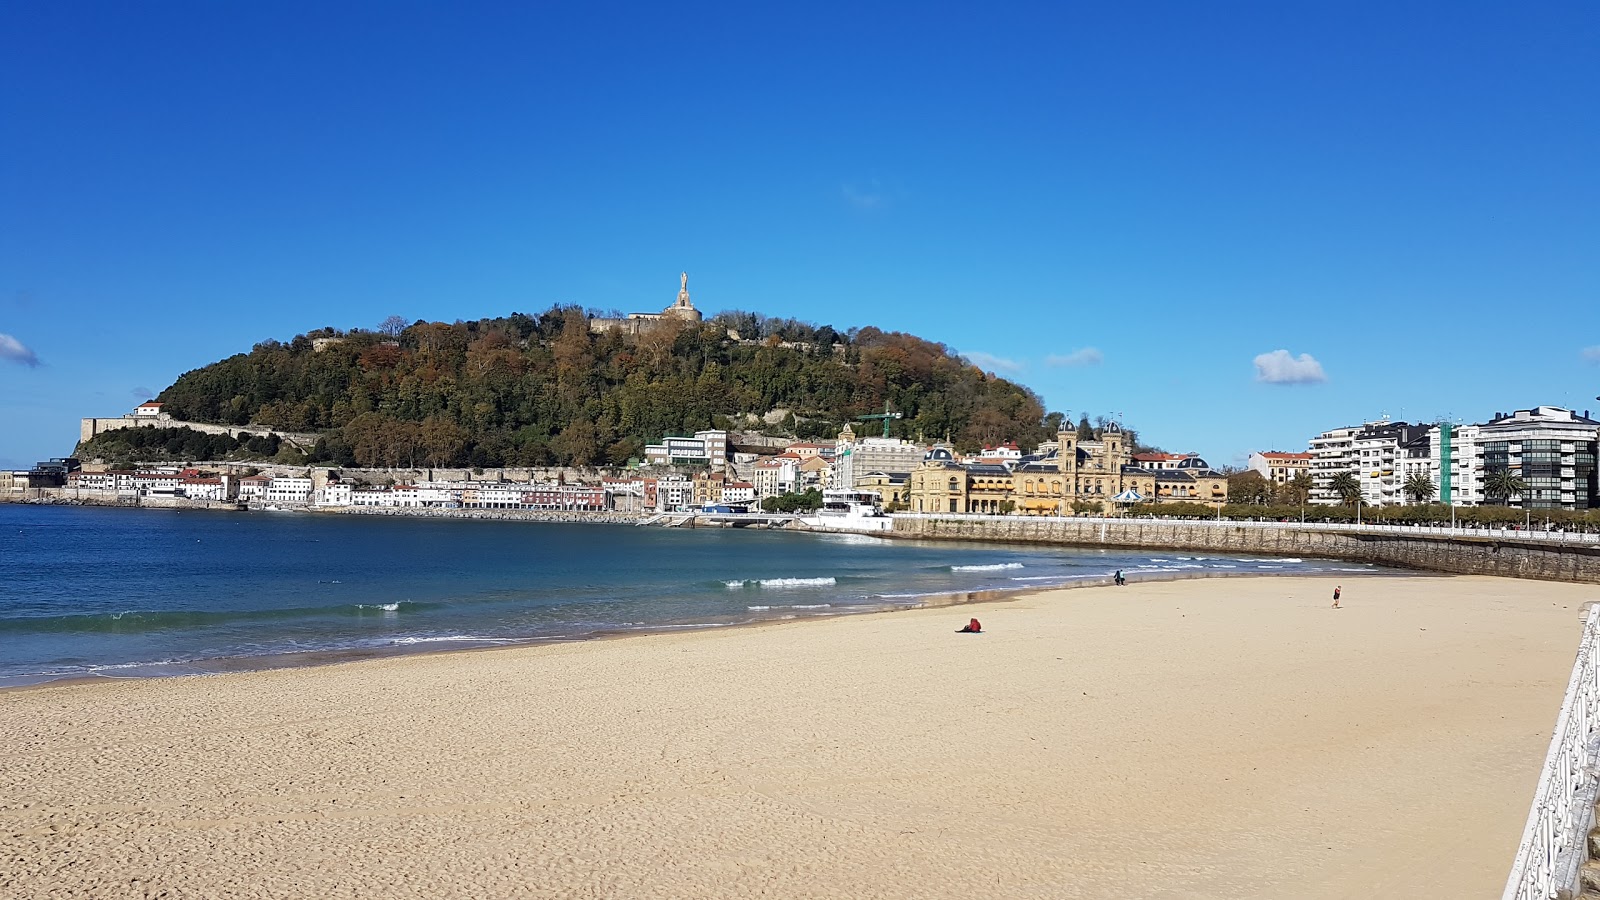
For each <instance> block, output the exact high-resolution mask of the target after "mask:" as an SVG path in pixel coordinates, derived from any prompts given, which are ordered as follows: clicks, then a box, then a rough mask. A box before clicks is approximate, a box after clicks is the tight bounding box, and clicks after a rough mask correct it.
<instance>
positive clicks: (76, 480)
mask: <svg viewBox="0 0 1600 900" xmlns="http://www.w3.org/2000/svg"><path fill="white" fill-rule="evenodd" d="M130 474H131V473H130ZM67 487H68V488H69V489H74V490H79V491H90V492H92V493H96V494H112V493H115V492H116V490H117V473H115V472H110V471H107V472H84V471H82V470H80V471H77V472H68V473H67Z"/></svg>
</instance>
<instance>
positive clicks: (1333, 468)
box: [1310, 419, 1430, 506]
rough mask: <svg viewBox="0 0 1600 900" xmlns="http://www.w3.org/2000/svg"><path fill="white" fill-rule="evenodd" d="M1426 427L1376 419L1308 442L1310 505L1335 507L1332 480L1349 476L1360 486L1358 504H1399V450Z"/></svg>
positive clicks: (1401, 499)
mask: <svg viewBox="0 0 1600 900" xmlns="http://www.w3.org/2000/svg"><path fill="white" fill-rule="evenodd" d="M1428 427H1430V426H1426V425H1412V424H1410V423H1407V422H1390V421H1387V420H1385V419H1379V420H1378V421H1375V422H1367V423H1365V424H1362V425H1354V426H1350V427H1347V428H1335V429H1333V430H1331V431H1324V432H1323V433H1321V434H1319V435H1317V436H1316V437H1314V438H1312V439H1311V459H1310V473H1311V502H1312V503H1321V504H1328V505H1338V504H1340V503H1342V502H1343V500H1342V499H1341V498H1340V497H1339V495H1338V493H1337V492H1336V491H1334V490H1333V488H1332V486H1331V485H1332V483H1333V479H1334V478H1335V477H1337V476H1338V475H1340V474H1341V473H1345V472H1348V473H1350V474H1352V475H1354V476H1355V477H1356V482H1357V483H1358V484H1360V485H1361V502H1363V503H1365V504H1367V505H1369V506H1389V505H1393V504H1397V503H1402V502H1404V500H1405V495H1404V491H1403V488H1404V481H1405V479H1404V477H1403V476H1402V475H1401V468H1402V467H1401V465H1400V463H1401V460H1402V459H1403V458H1404V455H1403V452H1402V451H1401V446H1402V445H1403V444H1406V443H1409V442H1410V441H1413V440H1416V439H1418V438H1420V437H1421V436H1422V435H1423V434H1424V433H1425V431H1426V430H1427V428H1428Z"/></svg>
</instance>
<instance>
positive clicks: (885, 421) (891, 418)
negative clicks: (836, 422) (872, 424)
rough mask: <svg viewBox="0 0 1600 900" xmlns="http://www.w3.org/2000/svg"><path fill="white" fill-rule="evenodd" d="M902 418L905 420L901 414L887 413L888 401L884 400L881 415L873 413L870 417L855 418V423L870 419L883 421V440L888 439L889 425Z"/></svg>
mask: <svg viewBox="0 0 1600 900" xmlns="http://www.w3.org/2000/svg"><path fill="white" fill-rule="evenodd" d="M903 418H905V416H904V415H903V414H902V413H897V412H890V411H889V401H887V400H885V401H883V412H881V413H873V414H872V415H870V416H856V421H858V422H866V421H870V420H872V419H882V420H883V436H884V437H885V438H888V437H889V423H890V422H892V421H894V420H895V419H903Z"/></svg>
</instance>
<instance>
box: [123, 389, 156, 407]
mask: <svg viewBox="0 0 1600 900" xmlns="http://www.w3.org/2000/svg"><path fill="white" fill-rule="evenodd" d="M128 393H130V394H132V395H133V399H135V400H138V401H139V402H140V403H143V402H144V401H146V400H149V399H150V398H151V397H154V396H155V395H156V392H155V391H152V390H150V389H149V388H147V387H144V386H142V385H141V386H139V387H136V388H131V389H129V391H128Z"/></svg>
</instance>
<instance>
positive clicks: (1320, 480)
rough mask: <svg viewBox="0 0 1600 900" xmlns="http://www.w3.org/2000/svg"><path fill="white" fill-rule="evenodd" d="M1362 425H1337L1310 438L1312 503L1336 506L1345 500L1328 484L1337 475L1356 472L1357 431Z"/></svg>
mask: <svg viewBox="0 0 1600 900" xmlns="http://www.w3.org/2000/svg"><path fill="white" fill-rule="evenodd" d="M1361 428H1362V426H1360V425H1352V426H1349V427H1347V428H1335V429H1332V430H1330V431H1324V432H1323V433H1321V434H1319V435H1317V436H1316V437H1314V438H1312V439H1311V502H1312V503H1321V504H1326V505H1329V506H1337V505H1338V504H1340V503H1342V502H1344V501H1342V500H1341V499H1340V498H1339V495H1338V494H1337V493H1335V492H1334V490H1333V488H1331V487H1329V483H1330V482H1332V481H1333V478H1334V476H1336V475H1338V474H1340V473H1342V472H1351V473H1354V472H1355V471H1356V449H1355V448H1356V442H1355V436H1356V433H1357V432H1359V431H1360V430H1361Z"/></svg>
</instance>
